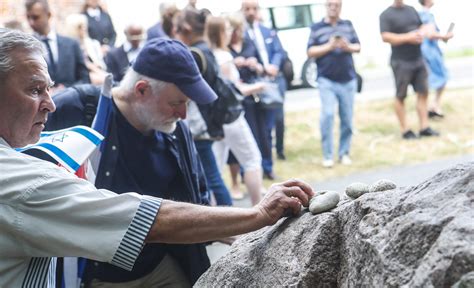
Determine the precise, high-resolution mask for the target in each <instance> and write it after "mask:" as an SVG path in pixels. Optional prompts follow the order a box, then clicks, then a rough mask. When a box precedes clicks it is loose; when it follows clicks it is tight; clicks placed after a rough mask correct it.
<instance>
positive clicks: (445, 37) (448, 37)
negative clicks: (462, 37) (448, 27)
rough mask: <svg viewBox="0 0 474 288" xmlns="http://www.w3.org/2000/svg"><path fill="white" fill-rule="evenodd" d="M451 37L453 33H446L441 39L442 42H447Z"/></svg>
mask: <svg viewBox="0 0 474 288" xmlns="http://www.w3.org/2000/svg"><path fill="white" fill-rule="evenodd" d="M453 36H454V34H453V32H448V33H446V35H444V36H443V38H442V39H443V41H444V42H448V40H449V39H451V38H453Z"/></svg>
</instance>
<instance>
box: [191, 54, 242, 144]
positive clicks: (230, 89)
mask: <svg viewBox="0 0 474 288" xmlns="http://www.w3.org/2000/svg"><path fill="white" fill-rule="evenodd" d="M190 49H191V52H192V53H193V54H194V55H196V56H194V57H195V59H199V60H200V61H196V62H199V63H198V66H199V68H200V71H201V74H203V75H204V74H205V73H206V71H207V61H206V57H205V56H204V54H203V52H202V51H201V49H199V48H197V47H190ZM199 64H200V65H199ZM218 71H219V70H218ZM209 86H211V88H212V90H214V92H216V94H217V96H218V97H217V100H216V101H214V102H213V103H211V106H212V107H211V109H209V113H208V114H209V115H208V117H207V118H208V121H211V122H212V124H214V125H216V126H218V127H222V125H224V124H229V123H232V122H234V121H235V120H237V118H239V116H240V114H241V113H242V111H243V107H242V100H243V99H244V96H243V95H242V93H241V92H240V91H239V89H238V88H237V87H236V86H235V85H234V83H232V81H230V80H227V79H225V78H222V77H221V75H219V74H217V75H215V77H214V81H212V83H209ZM208 126H209V125H208ZM211 136H212V135H211Z"/></svg>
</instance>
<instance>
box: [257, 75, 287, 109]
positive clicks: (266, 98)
mask: <svg viewBox="0 0 474 288" xmlns="http://www.w3.org/2000/svg"><path fill="white" fill-rule="evenodd" d="M256 82H264V83H265V88H264V89H263V90H262V91H261V92H258V93H255V94H254V95H253V97H254V99H255V102H257V103H259V105H260V106H261V107H262V108H264V109H275V108H279V107H281V106H283V96H282V95H281V92H280V89H279V88H278V83H276V82H275V81H272V80H270V79H266V78H260V79H259V80H258V81H256Z"/></svg>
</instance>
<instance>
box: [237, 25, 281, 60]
mask: <svg viewBox="0 0 474 288" xmlns="http://www.w3.org/2000/svg"><path fill="white" fill-rule="evenodd" d="M258 27H259V28H260V32H261V33H262V36H263V41H264V42H265V48H267V54H268V62H269V63H270V64H273V65H275V66H277V67H281V64H282V61H283V60H284V59H285V50H284V49H283V46H282V45H281V42H280V39H279V38H278V35H277V33H276V32H275V30H272V29H269V28H267V27H265V26H263V25H261V24H259V25H258ZM248 29H249V28H247V30H246V31H245V35H244V42H246V41H252V42H253V40H252V38H251V37H250V34H249V30H248ZM257 51H258V50H257ZM260 62H261V63H263V62H262V60H261V59H260Z"/></svg>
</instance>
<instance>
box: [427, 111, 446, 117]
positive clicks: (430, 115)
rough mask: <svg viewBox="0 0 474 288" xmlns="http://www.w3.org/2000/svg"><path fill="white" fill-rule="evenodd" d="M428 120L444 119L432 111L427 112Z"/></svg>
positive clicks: (441, 115)
mask: <svg viewBox="0 0 474 288" xmlns="http://www.w3.org/2000/svg"><path fill="white" fill-rule="evenodd" d="M428 118H444V114H441V113H438V112H436V111H434V110H430V111H428Z"/></svg>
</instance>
